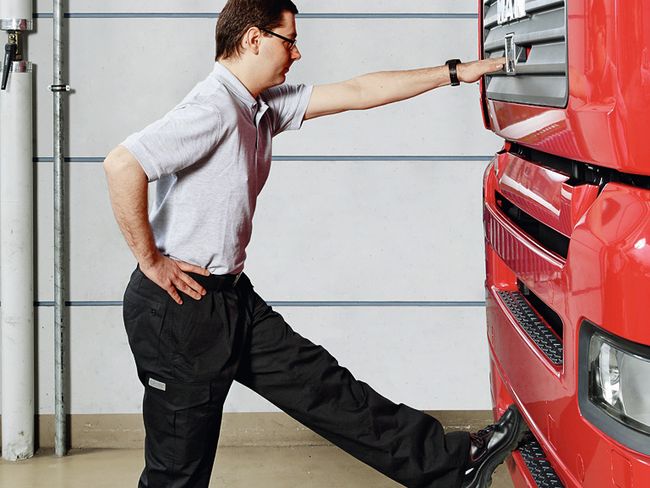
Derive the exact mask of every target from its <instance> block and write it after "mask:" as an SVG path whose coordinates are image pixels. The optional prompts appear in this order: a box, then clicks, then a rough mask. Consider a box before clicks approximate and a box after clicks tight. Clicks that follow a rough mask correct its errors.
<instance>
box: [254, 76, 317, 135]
mask: <svg viewBox="0 0 650 488" xmlns="http://www.w3.org/2000/svg"><path fill="white" fill-rule="evenodd" d="M312 89H313V86H311V85H289V84H284V85H278V86H274V87H273V88H269V89H268V90H266V91H265V92H264V94H263V95H262V98H263V99H264V101H265V102H266V104H267V105H268V106H269V109H270V110H271V114H272V120H273V135H274V136H276V135H278V134H279V133H280V132H284V131H285V130H297V129H300V127H301V126H302V121H303V120H304V118H305V112H307V106H308V105H309V99H310V98H311V92H312Z"/></svg>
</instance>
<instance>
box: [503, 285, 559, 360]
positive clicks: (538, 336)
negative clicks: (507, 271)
mask: <svg viewBox="0 0 650 488" xmlns="http://www.w3.org/2000/svg"><path fill="white" fill-rule="evenodd" d="M497 293H498V295H499V297H500V298H501V300H503V303H504V304H505V305H506V307H508V310H510V313H512V315H513V317H514V318H515V319H516V320H517V323H518V324H519V326H520V327H521V328H522V329H523V330H524V331H525V332H526V334H528V336H529V337H530V338H531V339H532V340H533V342H535V344H537V347H539V348H540V349H541V351H542V352H543V353H544V354H545V355H546V357H547V358H548V359H549V360H550V361H551V362H552V363H553V364H555V365H557V366H561V365H562V363H563V361H564V359H563V358H564V352H563V347H562V342H561V341H560V339H558V337H557V336H556V335H555V334H554V333H553V332H552V331H551V330H550V329H549V328H548V327H547V326H546V324H545V323H544V322H543V321H542V319H541V318H540V317H539V315H538V314H537V313H536V312H535V310H533V308H532V307H531V306H530V304H529V303H528V302H527V301H526V300H525V299H524V296H523V295H522V294H521V293H520V292H518V291H498V292H497Z"/></svg>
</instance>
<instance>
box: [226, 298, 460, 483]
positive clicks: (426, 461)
mask: <svg viewBox="0 0 650 488" xmlns="http://www.w3.org/2000/svg"><path fill="white" fill-rule="evenodd" d="M252 294H253V295H252V301H253V304H252V314H253V315H252V324H251V330H250V332H249V341H250V343H249V345H248V347H249V352H248V357H247V358H242V362H241V365H240V369H239V371H238V374H237V376H236V378H235V379H236V380H237V381H239V382H241V383H242V384H244V385H246V386H248V387H249V388H251V389H252V390H254V391H256V392H258V393H259V394H261V395H262V396H263V397H265V398H267V399H268V400H269V401H271V402H272V403H274V404H275V405H276V406H278V407H279V408H281V409H282V410H284V411H285V412H287V413H288V414H289V415H291V416H292V417H294V418H295V419H296V420H298V421H299V422H301V423H302V424H304V425H306V426H307V427H309V428H310V429H312V430H314V431H315V432H317V433H318V434H320V435H322V436H323V437H325V438H326V439H328V440H329V441H331V442H332V443H334V444H335V445H337V446H339V447H341V448H342V449H344V450H345V451H347V452H348V453H350V454H351V455H353V456H355V457H356V458H358V459H360V460H361V461H363V462H365V463H366V464H368V465H370V466H372V467H373V468H375V469H377V470H378V471H380V472H382V473H384V474H385V475H387V476H389V477H390V478H392V479H394V480H396V481H398V482H400V483H402V484H404V485H406V486H408V487H440V488H450V487H457V486H460V483H461V480H462V476H463V468H464V466H465V465H466V462H467V460H468V453H469V434H466V433H462V432H456V433H452V434H447V435H445V434H444V432H443V429H442V426H441V425H440V423H439V422H438V421H437V420H435V419H434V418H432V417H430V416H428V415H426V414H424V413H422V412H419V411H417V410H414V409H412V408H410V407H408V406H406V405H402V404H400V405H396V404H394V403H393V402H391V401H389V400H387V399H386V398H384V397H382V396H381V395H379V394H378V393H377V392H375V391H374V390H373V389H372V388H370V387H369V386H368V385H367V384H365V383H363V382H361V381H358V380H356V379H355V378H354V377H353V376H352V374H350V372H349V371H348V370H347V369H345V368H342V367H341V366H339V365H338V363H337V362H336V360H335V359H334V358H333V357H332V356H331V355H330V354H329V353H328V352H327V351H326V350H325V349H324V348H322V347H320V346H316V345H314V344H312V343H311V342H310V341H308V340H306V339H304V338H303V337H301V336H300V335H298V334H296V333H295V332H294V331H293V330H292V329H291V328H290V327H289V326H288V325H287V324H286V323H285V321H284V320H283V319H282V317H281V316H280V315H279V314H278V313H276V312H274V311H273V310H272V309H271V307H269V306H268V305H267V304H266V303H265V302H264V301H263V300H262V299H261V298H260V297H259V296H258V295H257V294H255V293H254V292H252Z"/></svg>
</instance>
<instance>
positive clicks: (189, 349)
mask: <svg viewBox="0 0 650 488" xmlns="http://www.w3.org/2000/svg"><path fill="white" fill-rule="evenodd" d="M192 276H193V277H194V278H195V279H196V280H197V281H199V282H200V283H201V284H202V285H203V286H204V287H205V288H206V290H207V291H208V292H207V294H206V295H205V296H204V297H203V298H202V299H201V300H199V301H195V300H194V299H192V298H190V297H188V296H185V295H182V296H183V305H178V304H176V302H174V301H173V300H172V299H171V298H170V297H169V296H168V295H167V293H166V292H165V291H164V290H162V289H161V288H159V287H158V286H157V285H156V284H155V283H153V282H152V281H150V280H149V279H148V278H147V277H146V276H144V274H143V273H142V272H141V271H140V270H139V269H136V270H135V271H134V272H133V274H132V276H131V280H130V282H129V284H128V287H127V289H126V292H125V295H124V322H125V326H126V331H127V334H128V337H129V344H130V346H131V350H132V351H133V355H134V357H135V362H136V366H137V370H138V376H139V378H140V380H141V381H142V383H143V385H144V386H145V393H144V401H143V416H144V424H145V431H146V439H145V468H144V471H143V473H142V475H141V477H140V482H139V485H138V486H139V487H140V488H181V487H183V488H185V487H192V488H201V487H207V486H208V483H209V480H210V474H211V471H212V466H213V463H214V459H215V454H216V450H217V440H218V438H219V429H220V425H221V416H222V408H223V404H224V401H225V398H226V395H227V393H228V390H229V388H230V385H231V384H232V382H233V381H238V382H239V383H242V384H244V385H246V386H247V387H249V388H250V389H252V390H253V391H255V392H257V393H259V394H260V395H262V396H263V397H264V398H266V399H268V400H269V401H270V402H272V403H273V404H274V405H276V406H277V407H279V408H280V409H282V410H284V411H285V412H286V413H288V414H289V415H291V416H292V417H293V418H295V419H296V420H298V421H299V422H301V423H302V424H304V425H305V426H307V427H309V428H310V429H312V430H313V431H315V432H316V433H318V434H320V435H321V436H323V437H324V438H326V439H327V440H329V441H331V442H332V443H333V444H335V445H337V446H339V447H341V448H342V449H344V450H345V451H347V452H348V453H350V454H351V455H353V456H354V457H356V458H358V459H360V460H361V461H363V462H364V463H366V464H368V465H370V466H372V467H373V468H375V469H377V470H378V471H380V472H381V473H384V474H385V475H386V476H388V477H390V478H392V479H393V480H395V481H397V482H399V483H402V484H403V485H405V486H408V487H436V488H453V487H457V486H460V480H461V477H462V474H463V473H462V471H463V467H464V465H465V463H466V461H467V456H468V451H469V436H468V434H466V433H463V432H454V433H449V434H445V433H444V432H443V429H442V426H441V425H440V423H439V422H438V421H437V420H435V419H434V418H432V417H430V416H428V415H426V414H424V413H422V412H419V411H417V410H414V409H412V408H410V407H408V406H406V405H403V404H400V405H397V404H395V403H393V402H391V401H389V400H387V399H386V398H384V397H382V396H381V395H379V394H378V393H377V392H375V391H374V390H373V389H372V388H370V387H369V386H368V385H367V384H365V383H363V382H361V381H358V380H356V379H355V378H354V377H353V376H352V374H351V373H350V372H349V371H348V370H347V369H345V368H343V367H341V366H339V364H338V363H337V361H336V360H335V359H334V358H333V357H332V356H331V355H330V354H329V353H328V352H327V351H326V350H325V349H324V348H323V347H321V346H317V345H314V344H312V343H311V342H310V341H308V340H307V339H304V338H303V337H301V336H300V335H298V334H297V333H295V332H294V331H293V330H292V329H291V328H290V327H289V325H287V324H286V322H285V321H284V320H283V318H282V317H281V316H280V315H279V314H278V313H276V312H275V311H273V309H272V308H271V307H270V306H269V305H268V304H266V302H265V301H264V300H263V299H262V298H261V297H260V296H259V295H257V293H255V291H254V290H253V287H252V285H251V283H250V281H249V280H248V278H247V277H246V276H245V275H242V277H241V279H240V280H239V281H238V282H237V283H236V285H234V286H233V283H232V281H233V280H232V279H227V278H224V277H218V276H211V277H207V278H206V277H202V276H198V275H192Z"/></svg>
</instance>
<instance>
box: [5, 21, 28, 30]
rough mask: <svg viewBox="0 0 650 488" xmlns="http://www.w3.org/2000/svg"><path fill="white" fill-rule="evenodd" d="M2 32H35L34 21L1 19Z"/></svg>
mask: <svg viewBox="0 0 650 488" xmlns="http://www.w3.org/2000/svg"><path fill="white" fill-rule="evenodd" d="M0 30H5V31H30V30H34V21H33V20H32V19H0Z"/></svg>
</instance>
